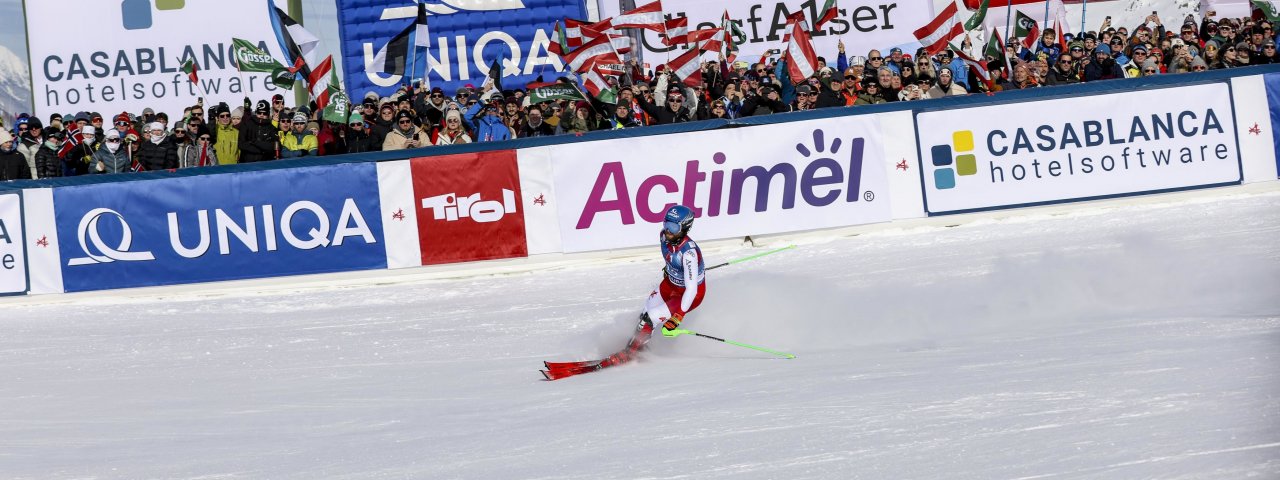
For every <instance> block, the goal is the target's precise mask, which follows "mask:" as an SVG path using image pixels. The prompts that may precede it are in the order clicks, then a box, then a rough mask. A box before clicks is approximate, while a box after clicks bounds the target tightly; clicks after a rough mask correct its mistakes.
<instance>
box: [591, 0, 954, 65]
mask: <svg viewBox="0 0 1280 480" xmlns="http://www.w3.org/2000/svg"><path fill="white" fill-rule="evenodd" d="M620 3H621V1H620V0H602V1H601V2H600V6H601V11H600V16H601V18H606V17H612V16H615V15H618V14H619V13H621V12H622V10H623V9H622V8H621V7H619V4H620ZM649 3H651V2H650V1H649V0H637V1H636V2H635V4H636V5H646V4H649ZM824 4H825V2H823V1H820V0H806V1H801V0H761V1H746V2H742V1H735V2H709V1H706V0H662V9H663V11H664V13H666V15H667V16H668V18H670V17H687V18H688V19H689V31H691V32H692V31H694V30H698V29H703V28H713V27H719V26H720V19H721V18H722V17H723V16H724V14H725V12H726V11H728V12H729V18H730V19H731V20H733V21H734V22H735V23H737V24H738V26H739V28H741V29H742V32H743V33H744V34H745V35H746V38H738V39H737V40H736V41H737V42H738V43H739V49H740V50H739V52H738V55H739V56H740V57H742V58H743V59H747V60H752V61H754V60H755V59H757V58H759V57H760V56H761V55H763V54H764V53H765V51H767V50H771V49H781V50H785V49H786V45H785V44H783V43H782V34H783V33H784V28H785V27H786V24H787V15H788V14H790V13H793V12H796V11H798V10H800V9H804V10H805V11H806V12H807V13H806V14H805V15H806V18H809V19H814V18H818V13H819V12H817V10H818V9H820V8H822V6H823V5H824ZM837 6H838V8H837V12H838V14H837V15H836V18H835V19H833V20H831V21H830V22H828V23H826V24H824V25H823V26H822V29H821V30H819V31H817V32H814V34H813V48H814V51H816V52H817V53H818V56H821V57H825V58H826V59H827V64H829V65H832V68H834V66H835V64H836V55H837V53H838V51H839V49H838V42H839V41H840V40H844V45H845V48H846V49H847V51H848V55H849V56H850V57H853V56H855V55H862V56H866V55H867V52H868V51H870V50H871V49H879V50H880V53H881V54H882V55H884V56H886V57H887V56H889V48H891V47H894V46H898V45H906V44H916V45H918V43H919V42H918V41H917V40H916V37H915V35H913V33H912V32H914V31H915V30H916V29H917V28H920V27H923V26H925V25H927V24H928V23H929V21H931V20H933V14H934V12H933V4H932V3H931V2H915V3H911V4H909V5H908V4H904V3H902V2H894V1H889V0H841V1H839V2H837ZM640 38H641V42H640V43H641V45H642V47H643V49H644V59H645V62H647V63H650V64H657V63H661V62H663V61H665V60H666V59H667V58H668V53H671V54H672V55H671V56H674V55H678V54H679V53H681V52H684V51H686V50H687V48H685V47H683V46H681V47H666V46H663V44H662V40H661V38H659V35H658V33H657V32H651V31H642V33H641V35H640ZM677 48H678V50H677ZM907 53H910V54H913V55H914V54H915V50H914V49H912V50H910V51H908V52H907ZM774 57H775V58H776V57H777V55H774Z"/></svg>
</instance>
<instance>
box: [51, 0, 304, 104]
mask: <svg viewBox="0 0 1280 480" xmlns="http://www.w3.org/2000/svg"><path fill="white" fill-rule="evenodd" d="M278 3H283V2H282V1H281V2H278ZM26 14H27V16H26V18H27V36H28V38H29V45H30V50H31V79H32V87H33V88H32V92H31V93H32V97H33V103H34V105H35V110H36V116H39V117H45V118H47V117H48V116H49V115H50V114H52V113H55V112H56V113H62V114H66V113H75V112H81V111H84V112H99V113H101V114H102V115H103V116H105V117H107V118H110V116H111V115H114V114H116V113H120V112H122V111H129V112H134V113H137V112H141V111H142V109H143V108H152V109H154V110H155V111H156V112H157V113H159V112H166V113H168V114H169V118H175V119H176V118H179V117H181V115H182V110H183V108H186V107H189V106H191V105H195V103H196V100H197V98H199V97H205V98H206V101H207V102H209V103H216V102H217V101H227V102H228V103H233V104H234V103H237V102H238V99H240V98H243V97H245V96H249V97H252V98H255V99H261V98H267V97H270V96H271V95H273V94H275V93H277V92H278V91H280V89H279V88H277V87H275V86H274V85H272V84H271V82H270V79H269V77H268V75H267V74H264V73H244V74H237V72H236V57H235V54H234V53H233V45H232V40H231V39H232V37H235V38H241V39H245V40H247V41H248V42H249V43H252V44H254V45H256V46H258V47H259V48H262V49H264V50H267V51H269V52H271V53H272V55H273V56H275V57H276V58H281V55H280V49H279V46H278V44H277V42H276V40H275V35H274V34H273V33H272V30H271V22H270V20H269V19H268V17H267V9H266V8H263V0H219V1H216V2H215V1H203V2H184V1H181V0H154V1H153V0H123V1H109V2H107V1H101V0H66V1H61V2H26ZM68 28H70V29H72V30H73V32H71V33H69V32H68ZM188 58H190V59H194V60H195V63H196V65H197V66H198V69H199V71H198V77H199V85H196V84H193V83H192V82H191V81H190V79H188V78H187V75H186V74H185V73H183V72H182V70H181V68H180V67H181V66H182V63H183V61H184V60H185V59H188ZM286 97H290V98H291V96H286Z"/></svg>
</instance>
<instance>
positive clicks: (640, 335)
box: [600, 313, 653, 366]
mask: <svg viewBox="0 0 1280 480" xmlns="http://www.w3.org/2000/svg"><path fill="white" fill-rule="evenodd" d="M652 335H653V322H652V321H650V320H649V314H648V313H641V314H640V323H639V324H637V325H636V333H635V334H633V335H631V341H630V342H627V348H624V349H622V351H620V352H618V353H615V354H613V355H610V356H609V358H606V359H604V361H602V362H600V364H601V365H605V366H610V365H617V364H619V363H624V362H627V361H629V360H631V358H632V357H634V356H635V355H636V354H637V353H640V350H643V349H644V347H645V344H647V343H649V337H650V336H652ZM606 364H607V365H606Z"/></svg>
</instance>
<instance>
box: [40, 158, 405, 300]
mask: <svg viewBox="0 0 1280 480" xmlns="http://www.w3.org/2000/svg"><path fill="white" fill-rule="evenodd" d="M53 201H54V205H55V209H56V212H57V213H56V219H57V230H58V238H60V239H61V240H62V246H61V267H62V277H63V285H64V287H65V290H66V291H68V292H74V291H84V290H101V289H113V288H127V287H141V286H152V285H170V284H179V283H192V282H207V281H217V280H234V279H243V278H258V277H272V276H282V275H297V274H307V273H326V272H339V271H348V270H363V269H375V268H386V265H387V260H386V258H387V256H386V250H385V249H384V246H383V241H382V237H381V235H382V219H381V207H380V205H379V199H378V183H377V175H376V168H375V166H374V165H373V164H369V163H361V164H343V165H332V166H323V167H307V168H298V169H287V170H264V171H259V172H250V173H234V174H221V175H205V176H197V177H183V178H172V179H165V180H154V181H141V182H123V183H107V184H97V185H85V186H76V187H62V188H56V189H54V192H53Z"/></svg>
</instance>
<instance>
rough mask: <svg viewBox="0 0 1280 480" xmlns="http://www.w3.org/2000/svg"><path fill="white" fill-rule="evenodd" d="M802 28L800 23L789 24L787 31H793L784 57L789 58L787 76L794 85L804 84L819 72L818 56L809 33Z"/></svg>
mask: <svg viewBox="0 0 1280 480" xmlns="http://www.w3.org/2000/svg"><path fill="white" fill-rule="evenodd" d="M800 27H801V23H800V22H791V23H788V24H787V29H788V30H790V31H791V41H790V42H788V43H787V52H786V53H785V54H784V55H786V58H787V74H788V75H790V76H791V81H792V82H794V83H800V82H803V81H805V79H806V78H809V76H811V75H813V74H814V72H817V71H818V54H817V53H815V52H814V51H813V42H812V41H811V40H810V39H809V32H808V31H806V30H805V29H804V28H800Z"/></svg>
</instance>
